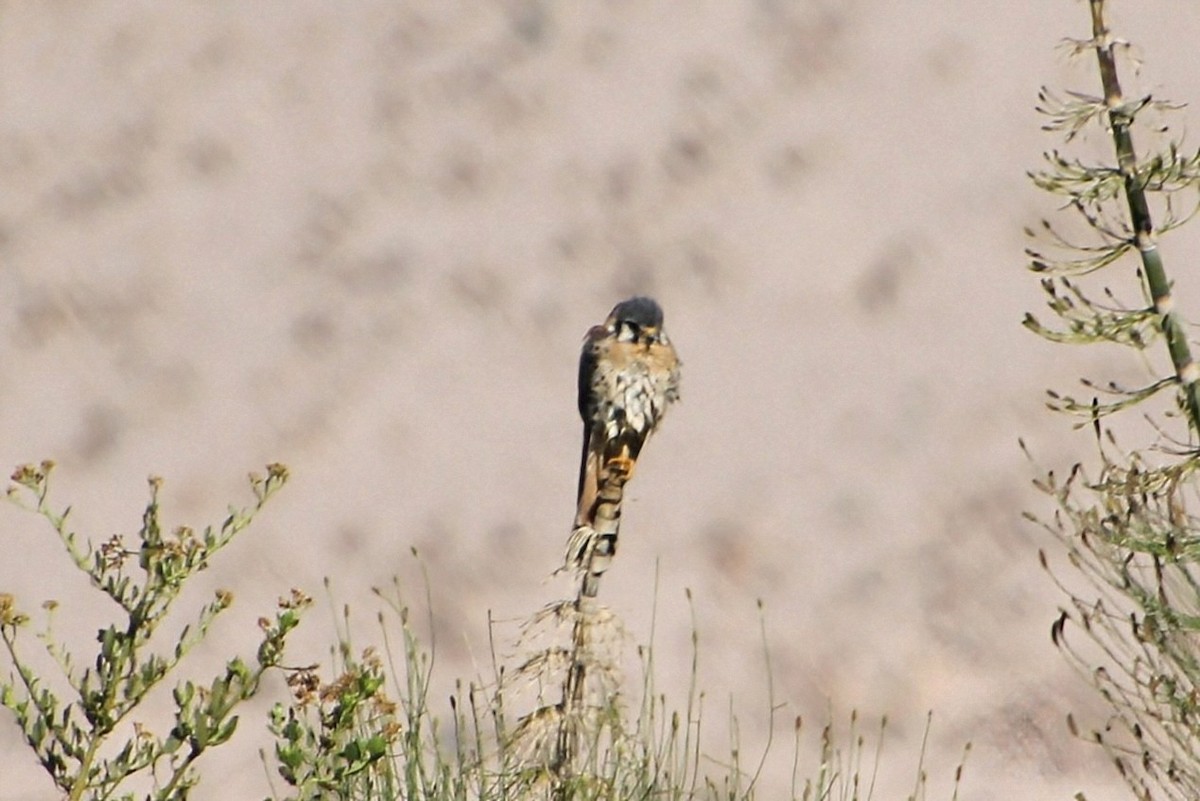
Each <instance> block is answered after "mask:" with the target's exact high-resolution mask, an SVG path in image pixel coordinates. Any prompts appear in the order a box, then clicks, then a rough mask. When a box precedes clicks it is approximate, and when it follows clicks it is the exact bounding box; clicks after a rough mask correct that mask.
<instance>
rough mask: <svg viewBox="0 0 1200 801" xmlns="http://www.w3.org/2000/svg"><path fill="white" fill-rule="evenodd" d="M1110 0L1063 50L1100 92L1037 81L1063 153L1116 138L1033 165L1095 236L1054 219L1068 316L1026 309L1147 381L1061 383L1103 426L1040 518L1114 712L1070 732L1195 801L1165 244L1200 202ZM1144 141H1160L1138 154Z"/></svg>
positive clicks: (1190, 370) (1074, 653)
mask: <svg viewBox="0 0 1200 801" xmlns="http://www.w3.org/2000/svg"><path fill="white" fill-rule="evenodd" d="M1106 5H1107V4H1106V3H1105V2H1104V0H1089V3H1088V7H1089V10H1090V12H1091V36H1090V37H1089V38H1087V39H1083V40H1072V41H1069V42H1068V44H1067V46H1068V49H1069V51H1070V53H1071V54H1072V55H1073V56H1075V57H1091V58H1094V59H1095V63H1096V65H1097V68H1098V73H1099V84H1100V89H1101V92H1100V94H1099V95H1094V94H1091V93H1087V92H1081V91H1071V92H1067V93H1065V95H1060V94H1056V93H1053V92H1051V91H1050V90H1043V91H1042V93H1041V95H1040V100H1041V104H1040V106H1039V110H1040V111H1041V112H1042V113H1043V114H1045V115H1046V116H1047V117H1048V118H1049V122H1048V123H1047V125H1046V126H1045V129H1046V130H1048V131H1051V132H1054V133H1057V134H1060V135H1062V136H1063V138H1064V140H1065V144H1066V145H1067V146H1073V145H1075V144H1078V143H1079V142H1080V141H1081V140H1083V139H1085V138H1086V137H1088V136H1090V135H1093V134H1100V135H1102V136H1104V137H1107V138H1108V139H1110V140H1111V147H1112V152H1113V158H1112V161H1110V162H1106V163H1091V162H1087V161H1084V160H1083V159H1081V158H1077V157H1075V156H1070V155H1066V154H1064V153H1063V152H1060V151H1058V150H1055V151H1053V152H1051V153H1049V154H1047V156H1046V166H1045V167H1044V169H1043V170H1042V171H1040V172H1037V173H1034V174H1032V178H1033V180H1034V183H1035V184H1036V185H1037V186H1039V187H1040V188H1042V189H1044V190H1046V191H1047V192H1050V193H1052V194H1054V195H1055V196H1057V197H1060V198H1062V199H1063V201H1064V205H1063V210H1064V211H1067V212H1071V213H1072V215H1071V216H1073V217H1074V218H1075V220H1076V222H1077V223H1078V222H1081V223H1082V226H1081V228H1082V230H1083V232H1084V233H1083V235H1082V238H1072V237H1069V236H1067V235H1066V234H1063V233H1060V223H1058V222H1056V223H1053V224H1052V223H1050V222H1043V224H1042V231H1041V232H1040V233H1039V234H1038V236H1040V238H1042V239H1043V240H1048V244H1049V247H1048V248H1046V247H1041V246H1039V247H1036V248H1031V249H1030V250H1029V251H1028V253H1029V256H1030V257H1031V259H1032V263H1031V269H1032V270H1033V271H1034V272H1035V273H1037V274H1038V275H1040V276H1041V277H1042V287H1043V289H1044V290H1045V292H1046V295H1047V298H1048V306H1049V309H1050V311H1051V313H1052V314H1053V315H1054V316H1056V317H1057V318H1058V324H1057V326H1053V327H1051V326H1046V325H1043V324H1042V323H1041V322H1040V321H1039V320H1038V319H1037V318H1035V317H1034V316H1033V315H1028V316H1027V317H1026V319H1025V325H1026V326H1027V327H1028V328H1030V329H1031V330H1033V331H1034V332H1036V333H1038V334H1039V335H1041V336H1043V337H1045V338H1047V339H1050V340H1052V341H1054V342H1060V343H1080V344H1114V345H1117V346H1120V347H1124V348H1127V349H1129V350H1132V351H1135V352H1136V355H1137V362H1139V363H1141V364H1142V365H1143V366H1144V367H1145V369H1146V371H1147V372H1148V376H1147V377H1146V378H1145V379H1144V380H1143V382H1142V383H1141V385H1140V386H1136V387H1132V388H1131V387H1124V386H1121V385H1118V384H1117V383H1116V382H1115V381H1112V380H1084V381H1083V386H1084V388H1085V396H1083V397H1076V396H1074V395H1067V394H1060V393H1057V392H1051V393H1050V403H1049V405H1050V407H1051V408H1053V409H1056V410H1059V411H1063V412H1066V413H1069V414H1071V415H1074V416H1076V417H1078V418H1079V422H1078V424H1077V427H1082V426H1087V425H1091V426H1092V429H1093V431H1094V432H1095V435H1096V444H1097V459H1096V460H1095V462H1094V463H1093V464H1091V465H1090V466H1087V467H1085V466H1084V465H1082V464H1077V465H1075V466H1074V467H1073V468H1071V470H1070V471H1068V473H1067V475H1066V477H1065V478H1063V477H1060V476H1059V475H1056V474H1055V473H1054V472H1053V471H1050V472H1044V473H1043V475H1042V476H1041V477H1040V478H1039V479H1038V481H1037V482H1036V485H1037V486H1038V488H1040V489H1041V490H1042V491H1043V492H1045V493H1046V494H1047V495H1048V496H1049V497H1050V498H1051V499H1052V501H1053V503H1054V504H1055V506H1056V507H1057V510H1056V511H1055V513H1054V515H1053V517H1052V518H1050V519H1049V520H1039V521H1038V522H1041V523H1042V525H1044V526H1045V528H1046V529H1047V530H1049V531H1050V532H1051V533H1052V534H1054V535H1055V537H1057V538H1058V539H1059V540H1060V541H1061V542H1062V543H1063V544H1064V545H1065V547H1066V551H1067V556H1068V559H1069V561H1070V565H1071V567H1072V574H1071V576H1070V577H1063V576H1062V575H1061V574H1054V575H1055V580H1056V581H1057V582H1058V584H1059V586H1060V587H1061V588H1062V589H1063V591H1064V593H1065V594H1066V596H1067V598H1068V602H1067V604H1066V605H1065V607H1064V608H1063V609H1062V610H1061V615H1060V617H1059V619H1058V620H1057V621H1056V622H1055V624H1054V626H1053V628H1052V632H1051V634H1052V637H1053V640H1054V642H1055V644H1056V645H1057V646H1058V647H1059V649H1060V650H1061V651H1062V652H1063V653H1064V655H1065V656H1066V658H1067V660H1068V662H1069V663H1070V664H1071V665H1072V666H1074V667H1075V668H1076V669H1077V670H1078V672H1079V673H1080V675H1081V676H1083V677H1084V678H1085V679H1086V680H1087V681H1088V682H1089V683H1090V684H1091V685H1092V686H1093V687H1095V689H1096V690H1097V691H1098V692H1099V694H1100V695H1101V697H1102V698H1103V699H1104V700H1105V701H1107V702H1108V703H1109V705H1110V707H1111V710H1112V714H1111V717H1110V718H1109V719H1108V720H1107V721H1105V722H1104V723H1103V724H1102V725H1100V726H1097V727H1093V728H1092V729H1091V730H1089V731H1087V732H1085V733H1081V732H1080V729H1079V727H1078V724H1077V723H1076V722H1075V720H1074V718H1073V717H1072V718H1070V719H1069V724H1070V727H1071V730H1072V731H1073V732H1075V733H1076V734H1077V735H1079V736H1083V737H1085V738H1086V739H1088V740H1090V741H1093V742H1095V743H1098V744H1099V745H1101V746H1102V747H1103V748H1105V749H1106V751H1107V752H1108V754H1109V755H1110V756H1111V757H1112V759H1113V762H1114V764H1115V765H1116V768H1117V770H1118V771H1119V772H1120V775H1121V776H1122V777H1123V778H1124V780H1125V781H1126V783H1127V784H1128V785H1129V787H1130V789H1131V790H1132V791H1133V792H1134V794H1135V796H1136V797H1137V798H1139V799H1151V798H1168V799H1195V798H1200V640H1198V639H1197V638H1196V632H1197V631H1200V565H1198V560H1200V520H1198V519H1197V518H1196V517H1195V516H1194V515H1193V514H1192V513H1191V512H1190V511H1189V507H1191V506H1193V505H1194V504H1195V503H1196V502H1197V500H1198V497H1197V483H1196V478H1197V476H1196V473H1197V470H1198V469H1200V450H1198V449H1197V441H1198V440H1197V436H1198V434H1200V386H1198V379H1200V370H1198V369H1197V366H1196V364H1195V362H1194V361H1193V357H1192V352H1191V345H1190V343H1189V341H1188V338H1187V327H1186V325H1185V322H1184V320H1183V318H1182V317H1181V315H1180V312H1179V311H1178V310H1177V309H1176V307H1175V303H1174V300H1173V298H1172V294H1171V290H1172V283H1171V280H1170V278H1169V277H1168V274H1167V272H1166V266H1165V263H1164V260H1163V257H1162V255H1161V253H1160V251H1159V246H1158V240H1159V237H1160V236H1161V235H1162V234H1164V233H1166V232H1168V231H1171V230H1172V229H1174V228H1176V227H1178V226H1179V225H1181V224H1182V223H1184V222H1186V221H1187V220H1188V219H1190V218H1191V216H1192V215H1194V214H1195V212H1196V209H1197V207H1198V206H1197V204H1198V201H1200V153H1196V154H1188V153H1187V152H1186V151H1185V150H1184V147H1183V144H1182V142H1181V141H1176V140H1171V139H1170V136H1171V122H1172V120H1173V119H1175V115H1176V114H1177V113H1178V110H1179V106H1177V105H1174V104H1171V103H1168V102H1164V101H1162V100H1159V99H1157V98H1153V97H1150V96H1139V97H1132V98H1130V97H1127V96H1126V95H1125V93H1124V90H1123V88H1122V85H1121V80H1120V77H1121V76H1120V68H1121V66H1122V64H1123V63H1124V62H1123V56H1124V55H1125V53H1126V51H1127V45H1126V43H1124V42H1122V41H1121V40H1119V39H1117V38H1115V37H1114V36H1113V34H1112V33H1111V31H1110V30H1109V28H1108V24H1107V21H1106V18H1105V12H1106ZM1135 135H1136V142H1135ZM1146 141H1151V142H1153V143H1155V147H1156V149H1154V150H1145V149H1139V148H1138V146H1142V147H1144V146H1145V142H1146ZM1060 216H1062V217H1063V218H1064V220H1063V222H1069V220H1068V219H1066V218H1067V215H1060ZM1030 233H1031V234H1033V232H1030ZM1130 261H1134V262H1135V263H1134V269H1132V270H1130V269H1128V267H1127V265H1128V264H1129V262H1130ZM1104 281H1112V282H1114V284H1116V282H1120V284H1119V285H1120V286H1128V287H1129V288H1130V289H1132V288H1133V287H1134V285H1135V284H1136V290H1137V300H1136V301H1124V302H1123V301H1119V300H1118V297H1121V296H1122V295H1129V294H1132V293H1130V292H1129V291H1128V289H1125V290H1123V291H1122V290H1115V289H1112V288H1111V287H1110V286H1109V285H1107V284H1105V283H1103V282H1104ZM1163 399H1168V400H1169V402H1168V403H1167V404H1165V405H1164V404H1163V403H1161V402H1160V401H1162V400H1163ZM1134 408H1136V409H1138V410H1139V411H1141V412H1142V413H1143V414H1144V416H1145V418H1144V419H1146V420H1149V421H1150V422H1151V424H1152V428H1151V429H1150V430H1151V431H1152V432H1153V433H1154V437H1155V441H1154V442H1152V443H1151V444H1150V445H1149V446H1147V447H1143V448H1139V449H1128V450H1127V449H1124V448H1122V447H1120V446H1118V444H1117V437H1116V436H1115V435H1114V433H1113V431H1112V429H1111V428H1110V421H1109V420H1108V419H1107V418H1108V416H1109V415H1112V414H1114V413H1117V412H1121V411H1125V410H1129V409H1134ZM1041 558H1042V564H1043V566H1047V565H1048V564H1049V561H1048V559H1047V557H1046V555H1045V554H1044V553H1043V554H1042V557H1041ZM1076 573H1078V574H1079V575H1075V574H1076ZM1080 577H1082V579H1083V581H1082V583H1081V582H1080V581H1079V578H1080Z"/></svg>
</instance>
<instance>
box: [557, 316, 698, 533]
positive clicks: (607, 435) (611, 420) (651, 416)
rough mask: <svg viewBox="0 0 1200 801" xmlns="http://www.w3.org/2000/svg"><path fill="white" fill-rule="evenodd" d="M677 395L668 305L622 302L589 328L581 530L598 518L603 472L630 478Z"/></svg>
mask: <svg viewBox="0 0 1200 801" xmlns="http://www.w3.org/2000/svg"><path fill="white" fill-rule="evenodd" d="M678 399H679V358H678V357H677V356H676V355H675V348H674V346H672V345H671V341H670V340H669V339H668V338H667V332H666V331H665V330H663V312H662V307H660V306H659V305H658V303H656V302H655V301H654V300H652V299H650V298H645V297H635V298H630V299H629V300H624V301H621V302H620V303H618V304H617V305H616V306H615V307H613V310H612V311H611V312H610V313H609V315H608V319H606V320H605V321H604V324H603V325H598V326H595V327H593V328H592V329H591V330H590V331H589V332H588V334H587V337H586V338H585V339H584V343H583V353H582V354H581V355H580V358H579V414H580V416H581V417H582V418H583V460H582V464H581V465H580V468H579V493H578V496H577V505H576V513H575V527H576V528H577V529H578V528H579V527H581V526H589V527H590V526H592V525H593V524H594V522H595V514H596V506H597V502H598V498H597V496H598V493H599V490H600V487H599V482H600V481H601V476H602V474H603V471H604V470H605V469H606V468H607V469H609V470H617V471H618V472H620V473H621V474H622V483H624V481H628V480H629V478H630V477H631V476H632V475H633V469H634V466H635V464H636V462H637V458H638V454H639V453H641V450H642V446H643V445H644V444H645V443H646V438H647V437H649V436H650V432H651V431H653V430H654V429H655V428H656V427H657V426H658V424H659V422H660V421H661V420H662V417H663V415H664V414H665V413H666V411H667V406H669V405H670V404H671V403H673V402H675V401H676V400H678Z"/></svg>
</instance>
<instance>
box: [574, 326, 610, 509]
mask: <svg viewBox="0 0 1200 801" xmlns="http://www.w3.org/2000/svg"><path fill="white" fill-rule="evenodd" d="M608 333H609V332H608V330H607V329H606V328H605V327H604V326H602V325H598V326H594V327H593V328H592V329H591V330H590V331H588V333H587V336H586V337H584V341H583V348H582V350H581V352H580V354H579V417H580V418H581V419H582V420H583V454H582V456H581V457H580V461H579V487H578V490H577V492H576V496H575V499H576V504H577V505H576V515H575V524H576V525H580V524H581V523H583V522H588V521H587V520H586V518H587V517H588V516H589V515H590V513H591V507H592V505H593V504H594V503H595V500H596V492H597V491H598V486H597V483H598V481H599V467H600V465H599V459H600V448H601V447H602V445H603V443H599V442H594V441H593V438H594V436H595V431H596V423H595V419H594V418H595V416H596V408H597V406H598V405H599V404H598V402H597V400H596V397H595V387H594V384H595V374H596V369H597V367H598V365H599V360H600V348H601V347H602V344H603V341H604V339H605V337H607V336H608ZM585 496H586V497H585Z"/></svg>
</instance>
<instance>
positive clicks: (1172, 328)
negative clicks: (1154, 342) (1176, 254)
mask: <svg viewBox="0 0 1200 801" xmlns="http://www.w3.org/2000/svg"><path fill="white" fill-rule="evenodd" d="M1089 1H1090V3H1091V9H1092V41H1093V43H1094V46H1095V48H1096V58H1097V60H1098V61H1099V63H1100V80H1101V83H1102V84H1103V86H1104V104H1105V106H1106V107H1107V109H1108V120H1109V125H1110V126H1111V128H1112V136H1113V144H1114V145H1115V146H1116V151H1117V166H1118V168H1119V169H1120V171H1121V177H1122V179H1123V180H1124V183H1125V197H1126V199H1127V200H1128V202H1129V216H1130V221H1131V223H1132V225H1133V232H1134V240H1135V243H1136V244H1137V248H1138V252H1139V253H1140V254H1141V257H1142V272H1143V274H1144V275H1145V277H1146V279H1145V280H1146V284H1147V286H1148V288H1149V290H1150V298H1151V300H1152V301H1153V303H1154V311H1155V312H1156V313H1157V314H1158V315H1159V326H1160V327H1161V329H1162V332H1163V336H1165V337H1166V340H1167V348H1168V350H1169V351H1170V353H1171V364H1172V365H1173V366H1174V368H1175V378H1176V379H1177V380H1178V381H1179V384H1180V386H1181V388H1182V391H1183V398H1184V407H1185V408H1186V410H1187V415H1188V425H1189V426H1190V427H1191V429H1192V431H1193V432H1196V433H1197V434H1200V368H1197V366H1196V363H1195V361H1193V360H1192V350H1191V347H1190V346H1189V345H1188V340H1187V332H1186V331H1185V330H1184V323H1183V321H1182V320H1181V319H1180V318H1179V315H1178V314H1176V313H1175V311H1174V310H1173V305H1174V304H1173V301H1172V298H1171V282H1170V281H1169V280H1168V279H1167V273H1166V270H1164V269H1163V262H1162V255H1161V254H1160V253H1159V251H1158V245H1157V243H1156V242H1155V240H1154V222H1153V220H1152V219H1151V216H1150V206H1149V204H1148V203H1147V201H1146V192H1145V188H1144V187H1143V185H1142V181H1141V178H1140V177H1139V175H1138V166H1137V155H1136V152H1135V151H1134V149H1133V134H1132V133H1131V132H1130V127H1131V125H1132V123H1133V116H1134V112H1133V111H1132V110H1131V109H1130V107H1129V106H1128V105H1126V103H1125V98H1124V95H1123V94H1122V93H1121V82H1120V80H1119V78H1118V77H1117V62H1116V58H1115V56H1114V53H1113V49H1114V43H1113V39H1112V35H1111V34H1110V33H1109V30H1108V26H1107V25H1106V24H1105V22H1104V0H1089Z"/></svg>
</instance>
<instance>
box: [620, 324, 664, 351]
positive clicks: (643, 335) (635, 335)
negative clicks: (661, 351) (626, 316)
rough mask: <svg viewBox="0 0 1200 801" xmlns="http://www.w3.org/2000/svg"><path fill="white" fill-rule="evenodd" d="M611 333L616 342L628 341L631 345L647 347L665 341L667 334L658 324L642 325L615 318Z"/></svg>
mask: <svg viewBox="0 0 1200 801" xmlns="http://www.w3.org/2000/svg"><path fill="white" fill-rule="evenodd" d="M613 334H615V335H616V340H617V342H628V343H630V344H633V345H641V346H642V347H649V346H650V345H659V344H663V343H665V342H666V341H667V334H666V332H665V331H663V330H662V329H661V328H659V327H658V326H653V325H651V326H643V325H639V324H638V323H636V322H634V321H633V320H617V321H616V326H615V329H614V330H613Z"/></svg>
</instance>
